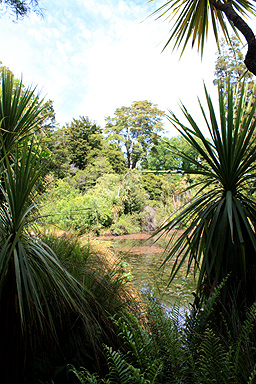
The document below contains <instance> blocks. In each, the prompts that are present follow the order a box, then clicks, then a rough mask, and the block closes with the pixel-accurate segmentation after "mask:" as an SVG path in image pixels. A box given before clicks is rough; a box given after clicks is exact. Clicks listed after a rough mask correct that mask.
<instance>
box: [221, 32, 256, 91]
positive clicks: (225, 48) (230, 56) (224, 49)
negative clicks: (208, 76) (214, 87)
mask: <svg viewBox="0 0 256 384" xmlns="http://www.w3.org/2000/svg"><path fill="white" fill-rule="evenodd" d="M242 49H243V46H242V44H241V41H240V40H239V39H238V37H237V36H235V35H233V36H231V38H230V44H227V42H226V40H225V39H221V40H220V50H219V51H218V56H217V60H216V63H215V73H214V75H215V78H214V81H213V82H214V84H220V85H222V84H223V85H224V84H225V83H227V82H228V81H230V82H231V83H232V84H236V83H237V82H239V81H241V80H242V79H243V80H245V81H246V83H247V84H248V88H249V89H251V88H252V87H253V86H254V80H253V75H252V73H251V72H249V71H248V70H247V68H246V66H245V64H244V62H243V53H242ZM241 84H242V83H241Z"/></svg>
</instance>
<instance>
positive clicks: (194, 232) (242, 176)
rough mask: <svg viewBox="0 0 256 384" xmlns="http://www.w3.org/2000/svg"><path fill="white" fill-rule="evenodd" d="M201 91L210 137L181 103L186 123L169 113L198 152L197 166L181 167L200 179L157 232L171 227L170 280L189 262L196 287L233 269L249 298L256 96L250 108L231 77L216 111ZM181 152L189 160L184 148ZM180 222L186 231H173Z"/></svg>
mask: <svg viewBox="0 0 256 384" xmlns="http://www.w3.org/2000/svg"><path fill="white" fill-rule="evenodd" d="M205 96H206V100H207V108H208V114H207V112H206V110H205V109H204V108H203V107H202V105H201V104H200V106H201V111H202V114H203V117H204V119H205V122H206V126H207V128H208V131H209V136H210V139H209V138H207V137H205V136H204V134H203V133H202V131H201V129H200V128H199V126H198V125H197V123H196V122H195V120H194V119H193V117H192V116H191V115H190V113H189V112H188V111H187V110H186V108H185V107H184V106H182V112H183V114H184V116H185V118H186V119H187V122H188V125H187V126H185V125H184V123H181V122H180V121H179V119H178V118H177V117H176V116H175V115H174V114H173V113H171V115H170V116H169V120H170V121H171V123H172V124H173V125H174V126H175V127H176V128H177V129H178V131H179V133H180V134H182V136H183V138H184V139H185V140H186V141H187V142H188V143H189V144H190V145H191V146H192V147H194V148H196V150H197V151H198V153H199V154H200V158H199V159H198V160H195V159H193V164H194V165H195V167H194V168H195V169H194V168H193V169H191V168H189V169H188V170H186V169H185V168H184V167H183V168H182V169H180V171H182V172H183V173H185V174H186V173H188V174H194V175H197V176H198V175H200V176H201V179H200V181H199V182H197V190H198V192H197V194H196V196H195V197H194V198H193V199H192V200H191V201H190V202H189V203H187V204H186V205H185V206H184V207H183V208H182V209H181V210H180V211H178V212H176V213H175V215H174V216H173V217H171V218H170V219H169V220H168V221H167V223H166V224H164V225H163V226H162V228H160V229H159V231H158V232H157V234H159V235H160V234H161V231H163V232H164V233H165V234H169V233H170V232H171V231H173V230H174V233H173V234H172V235H170V236H171V237H170V241H169V244H168V246H167V249H166V253H165V255H166V256H165V260H164V262H163V264H164V263H166V262H168V261H169V260H170V259H174V262H173V266H172V271H171V276H170V282H171V281H172V280H173V278H174V277H175V275H176V274H177V273H178V271H179V269H180V268H181V266H182V265H184V263H187V262H188V264H187V265H188V267H187V272H188V273H189V272H190V271H191V270H192V268H193V271H194V274H196V273H197V271H198V270H199V275H198V290H199V288H200V287H201V286H202V283H203V282H206V280H208V284H210V285H211V284H214V282H215V283H216V282H219V281H221V280H222V279H223V278H225V277H226V276H227V274H229V273H230V272H232V274H233V275H234V276H233V277H232V278H231V280H232V279H233V281H235V279H238V280H237V281H240V280H241V281H242V285H243V287H242V288H241V289H242V290H243V292H244V295H245V296H246V297H247V298H248V300H249V301H248V302H251V303H252V301H251V300H252V299H249V296H252V297H254V298H255V297H256V296H255V295H256V290H255V289H254V283H253V281H255V280H253V279H255V277H253V276H254V275H255V276H256V274H255V272H256V262H255V256H256V232H255V229H256V226H255V224H256V222H255V217H256V205H255V199H254V197H253V195H252V192H253V190H254V183H255V177H256V168H255V164H256V150H255V147H256V145H255V127H256V121H255V119H254V112H255V108H256V102H255V101H254V102H250V108H249V110H248V109H247V105H246V104H247V103H246V97H245V96H246V87H245V85H244V86H242V87H241V91H239V92H237V89H235V88H233V87H232V86H231V84H230V83H228V85H227V88H225V89H223V88H221V87H219V113H216V112H215V108H214V106H213V103H212V100H211V98H210V96H209V94H208V92H207V89H206V88H205ZM253 135H254V136H253ZM172 150H173V151H174V152H175V151H176V149H175V148H172ZM179 156H182V153H181V151H179ZM184 158H186V160H187V161H189V157H188V156H187V155H186V154H185V155H184ZM184 225H185V230H184V232H183V233H182V234H181V235H179V237H178V238H177V237H176V231H177V230H178V229H179V228H182V227H184ZM249 265H250V267H249ZM250 269H251V270H250ZM231 280H230V282H231ZM245 282H246V284H247V287H246V286H245ZM248 283H249V285H248ZM234 284H235V283H234ZM235 285H237V284H235ZM249 286H250V288H249ZM209 291H210V289H209ZM223 292H225V290H224V291H223Z"/></svg>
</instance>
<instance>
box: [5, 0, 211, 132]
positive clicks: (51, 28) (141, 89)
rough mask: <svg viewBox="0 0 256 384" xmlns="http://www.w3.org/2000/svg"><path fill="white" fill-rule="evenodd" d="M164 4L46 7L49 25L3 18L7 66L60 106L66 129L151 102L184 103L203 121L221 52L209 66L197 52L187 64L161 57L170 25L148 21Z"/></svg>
mask: <svg viewBox="0 0 256 384" xmlns="http://www.w3.org/2000/svg"><path fill="white" fill-rule="evenodd" d="M162 3H163V0H162V1H158V0H156V1H155V2H153V3H150V4H148V3H147V1H145V0H72V1H70V0H54V1H53V0H41V6H42V8H44V18H43V19H41V18H40V17H38V16H37V15H35V14H31V15H30V16H29V17H28V18H25V19H24V20H21V21H19V22H13V21H12V19H11V18H10V17H9V16H8V15H6V14H5V15H1V20H0V31H1V37H2V38H1V54H0V60H1V61H2V62H3V64H4V65H6V66H7V67H9V68H10V69H11V70H12V71H13V72H14V74H15V76H16V77H18V78H20V77H21V75H22V76H23V80H24V83H25V84H26V85H29V84H34V85H38V89H39V90H41V94H42V95H43V96H46V98H47V99H52V100H53V102H54V108H55V111H56V117H57V122H58V123H59V124H61V125H62V124H64V123H67V122H70V121H71V120H72V118H78V117H79V116H82V115H84V116H88V117H89V118H90V119H91V120H95V121H97V123H98V124H100V125H101V126H102V127H103V126H104V117H106V116H113V113H114V111H115V109H116V108H118V107H121V106H129V105H130V104H131V103H132V102H133V101H139V100H145V99H146V100H149V101H151V102H153V103H155V104H157V105H158V106H159V108H160V109H162V110H164V111H167V110H168V109H171V110H173V111H175V112H177V111H179V107H178V103H179V101H180V100H181V101H182V102H183V103H184V104H185V105H186V107H187V108H188V109H189V110H190V111H192V112H193V113H194V114H195V117H196V116H197V114H198V112H199V111H198V110H197V108H198V107H197V104H198V103H197V97H198V96H199V97H200V99H203V81H204V82H205V83H206V85H207V88H208V90H209V92H210V93H211V95H213V94H215V93H216V89H215V87H214V86H213V84H212V81H213V76H214V64H215V60H216V47H215V45H214V44H213V43H212V41H211V40H210V41H209V44H208V46H207V49H206V51H205V55H204V58H203V61H201V58H200V55H199V54H198V53H197V51H196V50H194V51H192V50H190V49H188V50H187V52H186V54H185V55H184V56H182V58H181V59H180V60H179V53H176V52H175V53H173V52H172V50H171V48H169V49H167V50H165V51H164V52H163V53H161V51H162V48H163V46H164V43H165V42H166V39H167V36H168V32H169V29H170V25H169V23H168V22H164V21H163V20H158V21H155V20H154V18H148V16H149V15H150V14H151V12H152V11H154V10H155V9H156V8H157V6H159V5H161V4H162ZM165 128H166V129H167V130H169V131H170V133H171V135H172V134H175V132H173V131H172V130H171V126H170V125H169V124H168V123H167V124H166V126H165Z"/></svg>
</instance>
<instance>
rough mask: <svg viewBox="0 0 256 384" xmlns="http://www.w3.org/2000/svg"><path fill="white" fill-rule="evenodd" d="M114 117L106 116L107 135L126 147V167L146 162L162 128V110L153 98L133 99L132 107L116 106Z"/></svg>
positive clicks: (123, 147)
mask: <svg viewBox="0 0 256 384" xmlns="http://www.w3.org/2000/svg"><path fill="white" fill-rule="evenodd" d="M114 115H115V116H114V117H113V118H111V117H107V118H106V129H105V133H106V135H107V139H108V140H109V141H110V142H111V143H114V144H117V145H118V146H119V148H120V149H122V150H123V151H124V154H125V157H126V161H127V168H131V169H134V168H136V166H137V165H138V164H139V162H145V161H146V159H147V154H148V152H149V150H150V148H151V147H152V145H154V144H156V143H157V140H158V138H159V133H160V132H162V131H163V122H162V117H163V115H164V112H163V111H160V110H159V109H158V108H157V106H156V105H155V104H153V103H151V102H150V101H147V100H144V101H134V102H133V103H132V104H131V106H129V107H121V108H117V109H116V111H115V113H114Z"/></svg>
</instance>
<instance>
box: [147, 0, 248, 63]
mask: <svg viewBox="0 0 256 384" xmlns="http://www.w3.org/2000/svg"><path fill="white" fill-rule="evenodd" d="M153 1H154V0H150V1H149V2H153ZM232 4H233V7H234V9H235V10H236V12H238V14H240V15H241V16H246V15H248V14H254V12H255V6H254V3H253V2H251V1H246V0H236V1H233V2H232ZM151 16H156V18H157V19H159V18H161V17H164V18H165V19H166V20H169V21H170V22H171V30H170V37H169V38H168V40H167V42H166V44H165V46H164V48H163V50H164V49H166V47H167V46H168V45H170V44H171V43H172V42H173V49H175V48H179V47H181V55H182V54H183V52H184V50H185V49H186V47H187V45H188V43H189V42H191V45H192V47H193V46H194V45H197V49H198V51H200V52H201V56H202V55H203V51H204V47H205V44H206V41H207V37H208V32H209V28H210V27H211V28H212V31H213V34H214V37H215V41H216V43H217V46H218V47H219V31H221V32H222V33H223V35H224V37H225V39H226V40H227V41H229V40H230V33H229V28H230V27H231V29H232V31H233V32H234V33H236V34H237V31H236V28H235V27H234V25H233V23H232V22H230V21H229V20H228V19H226V18H225V15H224V13H223V12H222V11H220V10H218V9H216V8H215V7H214V6H213V4H212V3H211V2H210V1H209V0H189V1H184V0H169V1H167V2H166V3H164V4H163V5H162V6H160V7H159V8H158V9H157V10H156V11H154V12H153V13H152V14H151ZM226 20H227V21H228V24H227V22H226Z"/></svg>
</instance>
